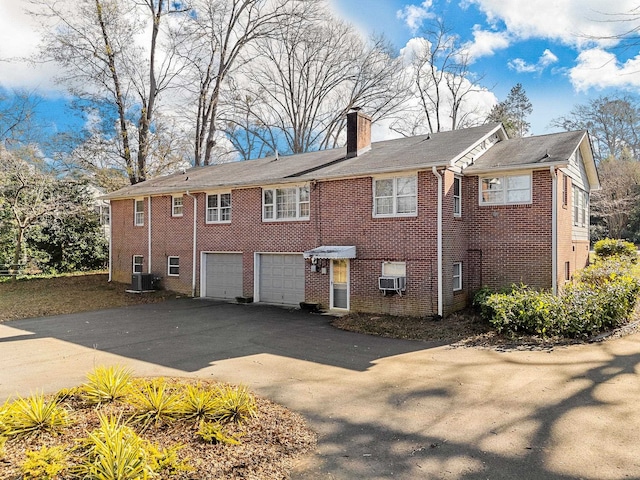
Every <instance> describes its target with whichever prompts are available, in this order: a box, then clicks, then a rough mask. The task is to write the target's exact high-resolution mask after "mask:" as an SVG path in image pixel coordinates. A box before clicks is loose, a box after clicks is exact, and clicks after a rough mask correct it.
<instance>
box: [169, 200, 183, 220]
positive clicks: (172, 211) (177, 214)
mask: <svg viewBox="0 0 640 480" xmlns="http://www.w3.org/2000/svg"><path fill="white" fill-rule="evenodd" d="M178 199H179V200H180V204H179V205H176V200H178ZM176 207H179V208H180V213H176ZM183 213H184V201H183V197H182V195H176V196H173V197H171V216H172V217H182V215H183Z"/></svg>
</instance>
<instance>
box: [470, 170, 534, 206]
mask: <svg viewBox="0 0 640 480" xmlns="http://www.w3.org/2000/svg"><path fill="white" fill-rule="evenodd" d="M518 203H531V175H530V174H527V175H506V176H503V177H484V178H480V205H508V204H518Z"/></svg>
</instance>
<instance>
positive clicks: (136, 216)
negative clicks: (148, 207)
mask: <svg viewBox="0 0 640 480" xmlns="http://www.w3.org/2000/svg"><path fill="white" fill-rule="evenodd" d="M138 202H142V210H138ZM140 219H141V220H140ZM133 224H134V225H135V226H136V227H144V198H135V199H134V200H133Z"/></svg>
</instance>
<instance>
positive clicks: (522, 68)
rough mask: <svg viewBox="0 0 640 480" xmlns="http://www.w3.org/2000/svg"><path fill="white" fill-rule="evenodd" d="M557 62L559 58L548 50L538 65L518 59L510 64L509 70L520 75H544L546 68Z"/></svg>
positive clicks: (543, 53)
mask: <svg viewBox="0 0 640 480" xmlns="http://www.w3.org/2000/svg"><path fill="white" fill-rule="evenodd" d="M557 61H558V57H557V56H556V55H555V54H554V53H553V52H552V51H551V50H549V49H548V48H547V49H545V51H544V52H542V55H541V56H540V58H538V61H537V62H536V63H527V62H526V61H525V60H523V59H522V58H516V59H514V60H511V61H510V62H509V68H510V69H512V70H515V71H516V72H518V73H542V71H543V70H544V69H545V68H547V67H548V66H550V65H553V64H554V63H556V62H557Z"/></svg>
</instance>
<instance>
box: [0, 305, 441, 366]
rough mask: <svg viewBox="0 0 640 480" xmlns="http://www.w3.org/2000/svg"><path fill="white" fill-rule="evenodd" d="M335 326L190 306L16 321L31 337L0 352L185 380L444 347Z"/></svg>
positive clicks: (269, 312)
mask: <svg viewBox="0 0 640 480" xmlns="http://www.w3.org/2000/svg"><path fill="white" fill-rule="evenodd" d="M330 322H331V317H328V316H323V315H316V314H310V313H306V312H301V311H299V310H287V309H283V308H279V307H273V306H268V305H236V304H230V303H223V302H216V301H212V300H203V299H182V300H171V301H167V302H164V303H155V304H147V305H137V306H134V307H125V308H119V309H113V310H102V311H97V312H86V313H78V314H73V315H60V316H55V317H47V318H38V319H28V320H16V321H12V322H10V323H7V324H6V325H7V326H10V327H12V328H17V329H20V330H25V331H28V332H31V333H30V334H23V335H17V336H13V337H6V338H0V344H1V343H3V342H12V341H16V340H30V339H38V338H56V339H58V340H63V341H65V342H71V343H74V344H77V345H82V346H84V347H89V348H94V349H97V350H100V351H104V352H109V353H113V354H117V355H122V356H125V357H129V358H132V359H137V360H142V361H145V362H151V363H155V364H157V365H163V366H166V367H170V368H174V369H178V370H183V371H185V372H195V371H198V370H200V369H202V368H204V367H208V366H210V365H212V364H214V363H215V362H216V361H220V360H227V359H230V358H238V357H244V356H249V355H254V354H260V353H268V354H273V355H279V356H284V357H290V358H295V359H298V360H306V361H309V362H315V363H320V364H325V365H330V366H335V367H340V368H345V369H349V370H356V371H364V370H366V369H368V368H369V367H370V366H371V365H372V362H374V361H376V360H379V359H381V358H384V357H390V356H395V355H400V354H404V353H409V352H415V351H419V350H424V349H427V348H430V347H434V346H438V345H440V344H438V343H424V342H416V341H403V340H389V339H385V338H379V337H373V336H368V335H361V334H357V333H350V332H344V331H339V330H336V329H335V328H334V327H332V326H331V325H330Z"/></svg>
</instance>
